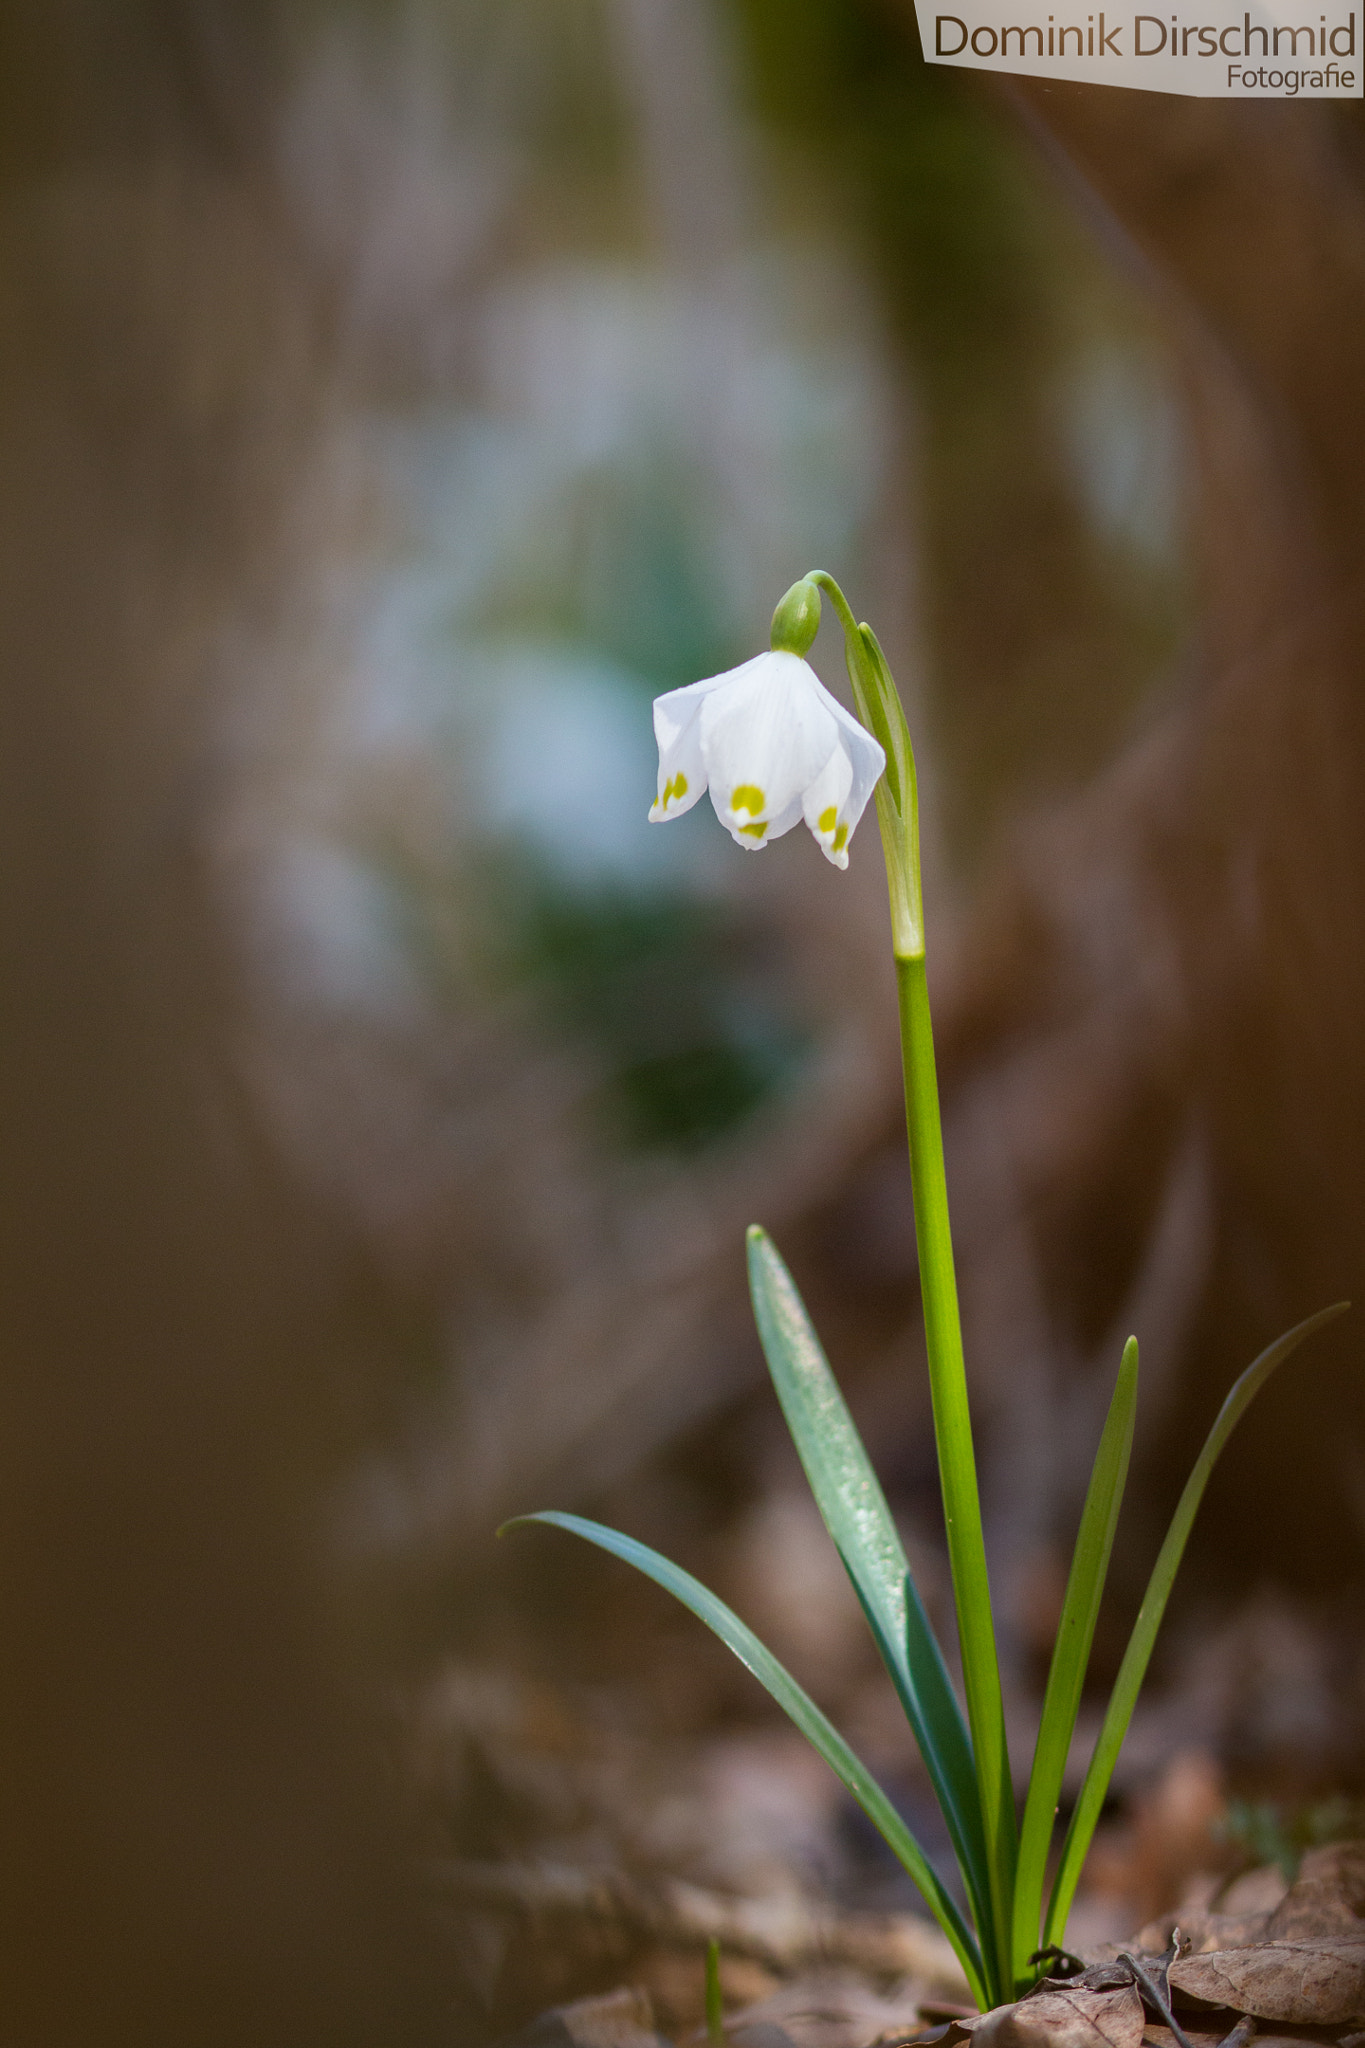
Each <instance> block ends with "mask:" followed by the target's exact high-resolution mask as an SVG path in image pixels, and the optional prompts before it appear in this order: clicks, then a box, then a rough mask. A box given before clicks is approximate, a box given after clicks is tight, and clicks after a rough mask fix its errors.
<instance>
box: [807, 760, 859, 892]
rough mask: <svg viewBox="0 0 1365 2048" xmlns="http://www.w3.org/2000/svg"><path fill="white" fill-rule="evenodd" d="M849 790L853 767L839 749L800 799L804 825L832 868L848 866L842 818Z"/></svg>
mask: <svg viewBox="0 0 1365 2048" xmlns="http://www.w3.org/2000/svg"><path fill="white" fill-rule="evenodd" d="M852 787H853V763H852V762H851V761H850V760H849V758H848V755H847V754H846V753H845V751H844V748H843V746H842V745H840V746H837V747H836V748H835V749H834V752H833V753H832V754H831V755H830V757H829V759H828V761H827V762H826V763H825V765H824V767H823V768H822V769H821V770H820V773H819V774H818V775H817V776H816V778H815V780H814V782H812V783H811V785H810V787H809V788H808V789H807V790H806V792H805V795H804V796H803V797H802V799H801V809H802V813H803V814H804V816H805V820H806V823H807V824H808V825H809V826H810V829H811V832H812V833H813V834H814V837H815V843H816V845H817V846H818V847H819V848H820V851H821V852H822V853H823V854H824V856H825V858H826V860H832V861H833V863H834V865H835V867H836V868H846V867H847V866H848V841H849V835H850V833H851V831H852V827H851V826H850V824H849V822H848V818H847V816H846V808H847V804H848V795H849V791H850V790H851V789H852Z"/></svg>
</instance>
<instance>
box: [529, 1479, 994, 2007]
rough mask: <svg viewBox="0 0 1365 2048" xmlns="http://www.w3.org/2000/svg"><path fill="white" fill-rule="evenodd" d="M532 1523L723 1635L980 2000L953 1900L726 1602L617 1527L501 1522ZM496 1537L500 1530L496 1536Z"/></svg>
mask: <svg viewBox="0 0 1365 2048" xmlns="http://www.w3.org/2000/svg"><path fill="white" fill-rule="evenodd" d="M530 1522H545V1523H548V1524H549V1525H550V1527H551V1528H555V1529H567V1530H568V1531H569V1532H570V1534H571V1535H574V1536H582V1537H584V1538H585V1539H586V1540H587V1541H588V1542H589V1543H595V1544H596V1545H597V1547H598V1549H599V1550H607V1551H610V1552H611V1554H612V1556H613V1557H619V1558H623V1559H624V1560H625V1562H626V1563H627V1564H633V1565H634V1566H635V1568H636V1570H637V1571H641V1572H643V1573H644V1574H645V1576H646V1578H650V1579H653V1580H654V1582H655V1584H656V1585H659V1586H662V1587H663V1588H664V1589H665V1591H666V1592H669V1593H672V1595H673V1596H674V1598H675V1599H677V1600H681V1602H682V1604H683V1606H684V1607H689V1608H691V1610H692V1612H693V1614H695V1615H696V1616H697V1617H698V1619H699V1620H701V1621H704V1622H705V1623H706V1625H707V1627H708V1628H709V1629H710V1630H712V1632H713V1633H714V1634H715V1635H718V1636H719V1637H720V1640H721V1641H722V1642H723V1643H724V1644H725V1646H726V1648H727V1649H729V1650H733V1651H734V1653H735V1655H736V1656H737V1657H738V1658H739V1661H740V1663H741V1664H744V1665H747V1666H748V1668H749V1670H750V1671H752V1672H753V1674H754V1677H755V1678H756V1679H757V1680H758V1681H759V1683H760V1685H764V1686H766V1687H767V1689H768V1691H769V1692H770V1693H771V1694H772V1696H773V1698H774V1699H775V1700H776V1701H777V1703H778V1705H779V1706H780V1707H782V1708H783V1709H784V1710H785V1712H786V1713H788V1714H789V1715H790V1716H791V1718H792V1720H793V1721H794V1722H795V1723H796V1725H797V1727H798V1728H799V1729H800V1730H801V1733H802V1734H803V1735H804V1736H805V1738H806V1740H807V1741H808V1742H809V1743H810V1744H811V1746H812V1747H813V1748H814V1749H817V1750H818V1751H819V1752H820V1755H821V1756H822V1757H823V1758H824V1759H825V1762H826V1763H827V1764H828V1765H829V1767H830V1769H831V1770H832V1771H833V1772H834V1774H835V1776H836V1777H837V1778H839V1779H840V1780H841V1782H842V1783H843V1784H844V1785H845V1786H846V1787H847V1789H848V1790H849V1791H850V1792H851V1793H852V1794H853V1797H854V1798H855V1799H856V1800H857V1802H858V1804H859V1806H861V1808H862V1809H863V1812H864V1813H865V1814H866V1815H867V1817H868V1819H869V1820H870V1821H871V1822H872V1825H873V1827H875V1828H876V1830H877V1832H878V1833H879V1834H880V1835H881V1836H882V1838H883V1839H884V1840H885V1841H886V1842H887V1844H888V1845H889V1846H890V1848H891V1849H892V1850H893V1851H894V1853H895V1854H896V1856H898V1857H899V1859H900V1861H901V1863H902V1864H903V1865H904V1866H905V1868H906V1870H908V1871H909V1873H910V1875H911V1877H912V1878H913V1879H914V1881H915V1883H916V1884H917V1885H918V1886H919V1889H920V1891H921V1892H922V1893H923V1895H924V1899H925V1902H926V1904H927V1905H928V1907H929V1910H930V1911H931V1912H932V1914H933V1916H934V1918H935V1919H936V1920H937V1921H938V1924H939V1926H940V1927H941V1928H942V1929H943V1931H944V1933H945V1934H946V1935H947V1937H948V1939H949V1941H950V1942H951V1943H952V1945H953V1948H954V1950H955V1951H956V1953H957V1958H958V1961H959V1962H960V1963H961V1964H962V1968H963V1970H964V1972H965V1973H966V1977H967V1982H968V1983H969V1984H970V1985H971V1987H972V1992H973V1995H974V1996H975V1997H976V1998H977V1999H978V2000H982V2001H984V1991H985V1987H984V1984H983V1981H982V1973H981V1958H980V1956H979V1955H978V1953H977V1948H976V1943H975V1942H974V1940H973V1939H972V1935H971V1931H970V1929H969V1928H968V1926H967V1923H966V1921H965V1920H964V1919H963V1917H962V1914H961V1912H960V1911H959V1910H958V1907H957V1904H956V1902H955V1901H954V1900H953V1898H952V1897H951V1896H950V1894H949V1893H948V1892H947V1891H946V1890H945V1889H944V1887H943V1884H942V1882H941V1881H940V1879H939V1877H938V1876H937V1874H936V1873H935V1872H934V1870H933V1869H932V1868H931V1867H930V1864H929V1862H928V1860H927V1858H926V1857H925V1855H924V1852H923V1850H922V1849H921V1848H920V1846H919V1843H918V1842H917V1841H916V1840H915V1838H914V1836H913V1835H912V1834H911V1832H910V1830H909V1828H907V1826H906V1825H905V1822H904V1821H903V1820H902V1819H901V1817H900V1815H899V1814H898V1813H897V1811H896V1809H895V1807H894V1806H893V1805H892V1804H891V1801H890V1800H889V1799H888V1798H887V1796H886V1794H885V1792H883V1790H882V1788H881V1786H880V1785H879V1784H878V1783H877V1781H876V1779H875V1778H874V1777H873V1776H872V1775H871V1773H870V1772H869V1771H868V1770H867V1768H866V1767H865V1766H864V1765H863V1764H862V1763H860V1762H859V1760H858V1758H857V1757H856V1756H855V1755H854V1753H853V1751H852V1750H851V1749H850V1748H849V1746H848V1744H847V1743H846V1742H845V1740H844V1738H843V1736H842V1735H841V1734H840V1733H839V1731H838V1729H837V1728H836V1727H835V1726H834V1725H833V1723H832V1722H831V1721H828V1720H827V1719H826V1718H825V1716H824V1715H823V1714H822V1713H821V1712H820V1709H819V1708H818V1707H817V1706H816V1704H815V1702H814V1700H812V1699H811V1698H810V1696H809V1694H808V1693H806V1692H804V1691H803V1690H802V1688H801V1687H800V1686H799V1685H798V1684H797V1682H796V1680H795V1679H794V1678H793V1677H792V1675H791V1673H790V1672H789V1671H787V1670H786V1669H785V1667H784V1666H783V1665H781V1664H779V1663H778V1661H777V1659H776V1657H774V1656H773V1654H772V1652H771V1650H769V1649H767V1648H766V1647H765V1646H764V1645H763V1644H762V1643H761V1642H760V1641H759V1639H758V1637H757V1636H756V1635H755V1634H754V1632H753V1630H752V1629H750V1628H747V1627H746V1626H745V1624H744V1623H743V1622H742V1621H741V1620H740V1618H739V1616H738V1615H737V1614H735V1613H733V1612H732V1611H731V1609H730V1608H728V1607H727V1606H726V1605H725V1602H724V1601H723V1600H718V1599H717V1598H716V1595H715V1594H714V1593H712V1592H709V1591H708V1590H707V1588H706V1587H705V1586H703V1585H702V1584H701V1582H700V1580H698V1579H694V1578H693V1577H692V1575H691V1573H690V1572H685V1571H682V1570H681V1569H680V1568H679V1567H678V1566H677V1565H675V1564H670V1563H669V1561H668V1559H667V1558H666V1557H660V1555H659V1553H658V1551H657V1550H651V1549H649V1547H648V1545H646V1544H644V1543H637V1542H636V1541H635V1539H634V1537H632V1536H623V1535H621V1534H620V1532H619V1531H618V1530H616V1529H607V1528H604V1527H603V1525H602V1524H601V1523H600V1522H589V1521H585V1520H584V1519H583V1517H582V1516H581V1515H564V1514H559V1513H558V1512H555V1511H551V1512H548V1513H545V1514H539V1515H518V1516H517V1518H516V1520H515V1521H511V1522H508V1523H506V1524H505V1525H504V1527H505V1528H508V1529H517V1528H521V1527H523V1526H524V1525H525V1524H527V1523H530ZM501 1533H502V1531H501V1530H500V1531H499V1534H501Z"/></svg>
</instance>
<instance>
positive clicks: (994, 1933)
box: [896, 951, 1018, 1998]
mask: <svg viewBox="0 0 1365 2048" xmlns="http://www.w3.org/2000/svg"><path fill="white" fill-rule="evenodd" d="M896 987H897V993H898V996H899V999H900V1020H901V1052H902V1057H903V1060H904V1068H905V1120H906V1128H907V1131H908V1133H909V1138H910V1170H911V1175H912V1178H913V1181H914V1193H915V1237H916V1241H917V1243H918V1246H919V1271H920V1293H921V1297H922V1300H923V1304H924V1334H925V1338H926V1342H927V1345H928V1352H929V1388H930V1394H931V1397H932V1401H933V1412H934V1438H935V1442H936V1444H937V1447H938V1466H939V1477H940V1482H941V1484H942V1487H943V1513H944V1520H945V1522H946V1524H947V1531H948V1557H949V1562H950V1564H951V1566H952V1574H953V1594H954V1598H955V1601H956V1605H957V1627H958V1638H959V1643H960V1646H961V1651H962V1678H963V1684H964V1687H965V1689H966V1694H967V1718H968V1721H969V1723H970V1726H971V1731H972V1747H973V1750H974V1752H975V1757H976V1777H977V1784H978V1787H979V1790H980V1797H981V1818H982V1822H983V1826H984V1829H985V1835H986V1850H987V1858H988V1862H989V1866H990V1879H991V1905H992V1909H993V1918H994V1922H995V1925H994V1928H993V1929H992V1930H991V1938H990V1939H989V1941H988V1939H987V1935H986V1930H985V1929H983V1930H982V1949H983V1952H984V1951H985V1950H986V1949H987V1948H988V1946H989V1947H990V1949H991V1950H992V1951H993V1953H994V1958H995V1963H996V1974H997V1975H998V1989H999V1993H1000V1996H1001V1997H1004V1998H1009V1997H1012V1996H1013V1979H1014V1971H1013V1957H1012V1955H1011V1942H1010V1930H1011V1920H1012V1912H1013V1897H1012V1894H1013V1878H1014V1864H1015V1855H1016V1848H1017V1839H1018V1838H1017V1821H1016V1817H1015V1811H1014V1790H1013V1786H1012V1783H1011V1780H1010V1766H1009V1751H1008V1748H1007V1746H1006V1741H1005V1709H1004V1701H1003V1698H1002V1695H1001V1690H1000V1666H999V1661H998V1658H997V1655H996V1647H995V1625H994V1622H993V1620H992V1617H991V1595H990V1582H989V1579H988V1577H987V1572H986V1546H985V1541H984V1538H983V1535H982V1529H981V1502H980V1497H979V1495H978V1492H977V1483H976V1460H975V1457H974V1455H973V1451H972V1424H971V1415H970V1411H969V1409H968V1405H967V1375H966V1370H965V1367H964V1363H963V1357H962V1323H961V1317H960V1315H959V1312H958V1302H957V1277H956V1273H955V1271H954V1267H953V1241H952V1235H951V1231H950V1227H949V1221H948V1184H947V1177H946V1174H945V1172H944V1164H943V1127H942V1123H941V1120H940V1116H939V1101H938V1078H937V1074H936V1071H935V1066H934V1038H933V1027H932V1024H931V1021H930V1016H929V988H928V983H927V980H926V977H925V971H924V954H923V952H922V951H921V952H920V953H918V954H915V955H913V956H912V957H910V958H908V959H907V958H900V957H898V958H897V961H896Z"/></svg>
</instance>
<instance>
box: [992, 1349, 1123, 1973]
mask: <svg viewBox="0 0 1365 2048" xmlns="http://www.w3.org/2000/svg"><path fill="white" fill-rule="evenodd" d="M1137 1388H1138V1348H1137V1339H1136V1338H1135V1337H1130V1338H1129V1339H1128V1342H1127V1343H1126V1344H1125V1345H1124V1347H1123V1359H1122V1363H1121V1364H1120V1366H1119V1372H1118V1380H1117V1382H1116V1384H1115V1387H1114V1395H1113V1399H1112V1400H1111V1401H1110V1403H1109V1414H1108V1416H1107V1418H1106V1420H1105V1425H1104V1430H1103V1432H1102V1434H1101V1436H1100V1446H1099V1449H1098V1450H1097V1451H1096V1453H1095V1464H1094V1468H1093V1470H1092V1471H1091V1474H1090V1486H1089V1489H1088V1491H1087V1493H1086V1496H1085V1506H1084V1508H1083V1509H1082V1511H1081V1526H1080V1530H1079V1532H1078V1534H1077V1537H1076V1549H1075V1553H1074V1555H1073V1557H1072V1560H1071V1574H1070V1576H1069V1578H1068V1579H1067V1582H1066V1597H1065V1599H1064V1600H1063V1602H1062V1614H1061V1620H1060V1621H1059V1623H1058V1625H1057V1641H1056V1643H1055V1645H1054V1646H1053V1651H1052V1668H1051V1669H1050V1670H1049V1672H1048V1675H1047V1691H1046V1693H1045V1694H1044V1696H1043V1712H1042V1718H1041V1720H1040V1722H1039V1724H1038V1744H1037V1747H1036V1748H1035V1750H1034V1752H1033V1769H1032V1771H1031V1772H1030V1774H1029V1786H1028V1798H1027V1799H1026V1800H1025V1802H1024V1820H1023V1826H1022V1827H1021V1828H1020V1830H1019V1861H1018V1864H1017V1866H1016V1868H1015V1873H1014V1968H1015V1976H1016V1981H1017V1980H1019V1979H1021V1978H1023V1977H1024V1975H1025V1972H1026V1968H1027V1964H1028V1959H1029V1957H1030V1955H1032V1954H1033V1952H1034V1950H1035V1949H1036V1948H1037V1947H1038V1943H1039V1940H1040V1938H1041V1937H1040V1935H1039V1931H1038V1922H1039V1919H1040V1917H1041V1914H1042V1910H1043V1882H1044V1878H1045V1875H1046V1869H1047V1852H1048V1845H1049V1843H1050V1842H1051V1840H1052V1823H1053V1821H1054V1819H1055V1818H1056V1813H1057V1801H1058V1798H1059V1796H1060V1794H1061V1789H1062V1777H1063V1774H1064V1772H1065V1770H1066V1760H1067V1756H1068V1754H1069V1752H1070V1749H1071V1737H1072V1733H1073V1731H1074V1729H1075V1726H1076V1714H1077V1711H1078V1709H1079V1707H1080V1704H1081V1688H1082V1686H1083V1685H1084V1683H1085V1671H1086V1666H1087V1664H1088V1663H1089V1661H1090V1645H1091V1642H1092V1640H1093V1639H1094V1634H1095V1623H1096V1620H1097V1619H1098V1617H1099V1611H1100V1598H1101V1595H1102V1594H1103V1592H1104V1581H1105V1576H1106V1574H1107V1572H1108V1570H1109V1555H1110V1552H1111V1551H1112V1550H1113V1547H1114V1531H1115V1530H1116V1529H1117V1527H1118V1520H1119V1507H1120V1505H1121V1503H1122V1501H1123V1488H1124V1482H1125V1480H1126V1479H1127V1477H1128V1458H1129V1454H1130V1452H1131V1451H1132V1448H1133V1418H1134V1416H1135V1414H1136V1412H1137Z"/></svg>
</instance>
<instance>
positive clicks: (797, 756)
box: [649, 650, 886, 868]
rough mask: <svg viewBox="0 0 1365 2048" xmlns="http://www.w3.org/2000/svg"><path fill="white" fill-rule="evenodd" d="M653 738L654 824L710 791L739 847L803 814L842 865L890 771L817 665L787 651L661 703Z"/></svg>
mask: <svg viewBox="0 0 1365 2048" xmlns="http://www.w3.org/2000/svg"><path fill="white" fill-rule="evenodd" d="M654 737H655V738H656V739H657V741H658V742H659V794H658V797H657V799H656V800H655V803H654V805H653V807H652V809H651V810H650V813H649V816H650V822H651V823H652V824H662V823H663V822H664V820H665V819H667V818H680V817H681V816H682V814H683V812H684V811H690V810H691V808H692V806H693V804H694V803H696V801H697V799H698V797H700V796H701V795H702V794H703V793H704V791H705V790H706V789H707V788H708V787H709V788H710V791H711V801H712V803H713V804H714V805H715V809H716V816H717V817H718V818H719V819H720V822H721V824H722V825H724V826H726V827H727V828H728V830H729V832H730V834H731V837H732V838H733V839H734V841H735V844H736V845H737V846H743V847H746V848H748V849H749V850H750V851H751V852H757V850H758V849H759V847H761V846H766V845H767V843H768V841H769V840H770V839H780V838H781V836H782V834H783V833H784V832H790V830H791V828H792V826H793V825H795V824H797V823H798V822H799V820H800V819H801V818H803V817H804V819H805V821H806V823H807V824H808V825H809V826H810V829H811V831H812V832H813V833H814V835H815V838H816V840H817V841H818V843H819V845H820V847H821V849H822V850H823V852H824V854H825V856H826V858H827V859H829V860H832V861H833V863H834V865H835V867H837V868H846V867H847V866H848V842H849V840H850V839H851V838H852V837H853V831H854V827H855V826H856V825H857V823H858V820H859V818H861V816H862V814H863V810H864V807H865V806H866V803H867V800H868V798H869V797H870V796H871V794H872V791H873V789H874V788H875V787H876V783H877V778H878V776H879V775H880V774H881V772H882V770H883V768H884V767H885V766H886V756H885V754H883V752H882V750H881V748H880V747H879V746H878V744H877V742H876V740H874V739H873V737H872V735H871V733H870V732H868V731H866V730H865V728H864V727H863V726H861V725H859V723H858V721H857V719H856V718H854V717H853V716H852V714H851V713H850V712H847V711H845V709H844V707H843V705H842V704H840V703H839V702H838V701H837V699H835V698H834V697H831V696H830V693H829V691H828V690H827V689H826V688H825V686H824V684H823V683H822V682H821V681H820V678H819V677H818V676H817V675H816V673H815V670H814V669H813V668H812V667H811V666H810V664H809V662H806V661H803V660H802V659H801V657H800V655H799V654H790V653H785V652H782V651H779V650H774V651H773V652H772V653H769V654H756V655H755V656H754V658H753V660H752V661H746V662H743V663H741V665H740V666H739V667H738V668H732V669H729V670H727V672H726V673H725V674H724V675H723V676H708V677H707V678H706V680H705V681H704V682H700V683H689V684H688V685H687V688H686V689H683V690H670V691H669V692H668V693H667V695H666V696H663V697H656V698H655V700H654Z"/></svg>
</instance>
